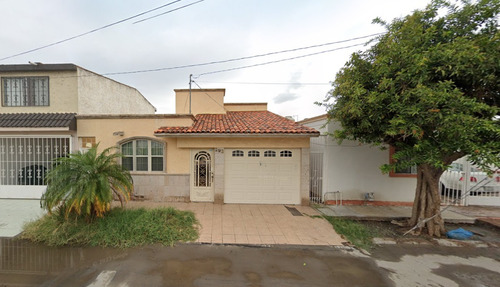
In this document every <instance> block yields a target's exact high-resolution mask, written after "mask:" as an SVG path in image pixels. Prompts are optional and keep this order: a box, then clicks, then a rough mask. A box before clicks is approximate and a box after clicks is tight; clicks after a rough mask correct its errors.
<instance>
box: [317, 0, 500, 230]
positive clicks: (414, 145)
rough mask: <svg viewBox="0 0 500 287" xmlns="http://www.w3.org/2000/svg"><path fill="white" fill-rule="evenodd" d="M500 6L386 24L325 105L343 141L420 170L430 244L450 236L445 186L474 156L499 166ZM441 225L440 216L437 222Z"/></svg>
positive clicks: (461, 8)
mask: <svg viewBox="0 0 500 287" xmlns="http://www.w3.org/2000/svg"><path fill="white" fill-rule="evenodd" d="M499 11H500V3H499V0H480V1H477V2H470V1H465V0H463V1H460V2H454V3H452V2H449V1H441V0H434V1H432V2H431V3H430V4H429V5H428V6H427V7H426V8H425V9H424V10H416V11H414V12H413V13H412V14H411V15H408V16H406V17H403V18H398V19H394V20H393V21H392V22H390V23H386V22H384V21H382V20H380V19H375V20H374V22H375V23H377V24H381V25H383V26H384V27H385V29H386V33H384V34H382V35H380V36H378V37H377V38H376V39H374V40H373V41H372V43H371V44H372V46H370V47H369V48H367V50H366V51H360V52H357V53H354V54H353V55H352V56H351V58H350V60H349V61H348V62H347V63H346V65H345V66H344V67H343V68H342V69H341V70H340V71H339V72H338V74H337V76H336V79H335V81H334V82H333V84H332V86H333V89H332V90H331V91H330V92H329V94H328V95H327V97H326V99H325V100H324V102H323V103H321V104H322V105H323V106H325V107H326V108H327V111H328V115H329V119H331V120H335V121H338V122H340V123H341V125H342V128H341V129H340V130H338V131H336V132H335V134H334V136H335V137H336V138H337V139H338V140H339V141H341V140H343V139H349V140H357V141H359V142H362V143H369V144H373V145H379V146H381V147H387V146H389V145H390V146H393V147H395V149H396V152H395V153H394V155H393V158H394V160H395V161H394V162H393V163H388V164H385V165H384V166H382V167H381V168H382V171H384V172H389V171H391V170H395V169H399V168H408V167H410V166H415V165H416V166H417V187H416V193H415V201H414V204H413V211H412V217H411V219H410V220H409V222H408V224H409V225H410V226H414V225H416V224H419V223H422V220H423V219H425V218H432V219H431V220H429V221H424V222H425V223H424V224H420V225H419V229H417V231H418V232H421V231H422V230H423V229H424V228H426V229H427V232H428V234H429V235H431V236H441V235H442V234H443V233H444V232H445V228H444V222H443V219H442V217H441V216H440V213H439V211H440V203H441V202H440V195H439V178H440V176H441V174H442V173H443V172H444V171H445V170H446V169H447V167H448V166H449V165H450V164H451V163H452V162H453V161H455V160H457V159H459V158H461V157H463V156H468V158H469V160H470V161H471V162H473V163H474V164H476V165H478V166H479V167H480V168H482V169H483V170H486V171H489V172H492V166H500V158H499V155H500V121H499V118H498V115H500V110H499V106H498V105H499V103H500V78H499V75H500V35H499V32H498V27H499V26H498V17H499ZM433 216H434V217H433Z"/></svg>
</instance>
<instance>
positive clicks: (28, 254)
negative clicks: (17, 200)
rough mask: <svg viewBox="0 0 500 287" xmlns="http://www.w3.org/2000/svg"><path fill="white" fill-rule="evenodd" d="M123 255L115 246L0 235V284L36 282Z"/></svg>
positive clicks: (2, 286)
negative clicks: (61, 245) (74, 244)
mask: <svg viewBox="0 0 500 287" xmlns="http://www.w3.org/2000/svg"><path fill="white" fill-rule="evenodd" d="M123 256H126V252H125V251H123V250H118V249H109V248H108V249H103V248H77V247H64V248H56V247H53V248H51V247H47V246H44V245H37V244H33V243H30V242H28V241H25V240H17V239H14V238H0V278H1V280H0V287H4V286H40V285H42V284H44V283H47V282H50V281H51V280H53V279H54V278H56V277H57V276H59V275H60V274H62V273H64V272H66V271H68V270H72V269H76V268H80V267H82V266H91V265H96V264H101V263H105V262H108V261H112V260H114V259H117V258H120V257H123Z"/></svg>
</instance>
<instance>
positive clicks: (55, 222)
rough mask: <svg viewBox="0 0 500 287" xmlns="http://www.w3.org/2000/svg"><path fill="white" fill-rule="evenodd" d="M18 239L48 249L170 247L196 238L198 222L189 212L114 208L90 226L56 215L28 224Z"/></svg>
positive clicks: (84, 222) (78, 220) (83, 221)
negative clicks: (155, 245)
mask: <svg viewBox="0 0 500 287" xmlns="http://www.w3.org/2000/svg"><path fill="white" fill-rule="evenodd" d="M20 238H22V239H27V240H30V241H33V242H38V243H43V244H46V245H48V246H67V245H69V246H101V247H119V248H126V247H133V246H141V245H147V244H155V243H160V244H163V245H169V246H172V245H174V244H175V243H176V242H179V241H183V242H186V241H194V240H196V239H197V238H198V221H197V220H196V218H195V216H194V213H193V212H191V211H179V210H177V209H174V208H171V207H168V208H155V209H144V208H140V209H121V208H114V209H112V210H111V211H110V212H109V213H108V214H106V215H105V216H104V217H103V218H97V219H96V220H94V221H93V222H91V223H88V222H86V221H85V220H83V219H74V218H73V219H68V220H64V219H63V218H62V217H61V216H58V215H56V214H52V215H45V216H44V217H42V218H40V219H38V220H36V221H32V222H29V223H27V224H26V225H25V226H24V231H23V232H22V233H21V235H20Z"/></svg>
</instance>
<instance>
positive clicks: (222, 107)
mask: <svg viewBox="0 0 500 287" xmlns="http://www.w3.org/2000/svg"><path fill="white" fill-rule="evenodd" d="M191 82H192V83H194V84H195V85H196V86H197V87H198V88H199V89H200V90H203V88H202V87H200V85H198V83H197V82H195V81H194V80H192V79H191ZM205 95H207V96H208V97H209V98H210V99H212V101H214V103H216V104H217V105H218V106H219V107H221V108H223V109H224V111H226V112H227V110H226V108H225V107H224V106H223V105H222V106H221V105H220V104H219V103H218V102H217V101H216V100H215V99H214V98H212V96H210V95H209V94H208V93H207V92H205Z"/></svg>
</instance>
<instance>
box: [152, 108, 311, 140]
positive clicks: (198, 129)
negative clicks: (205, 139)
mask: <svg viewBox="0 0 500 287" xmlns="http://www.w3.org/2000/svg"><path fill="white" fill-rule="evenodd" d="M201 133H211V134H214V133H216V134H242V133H243V134H309V135H319V132H318V131H317V130H315V129H313V128H309V127H305V126H302V125H300V124H297V123H296V122H294V121H292V120H289V119H287V118H284V117H281V116H278V115H276V114H273V113H271V112H269V111H251V112H246V111H245V112H240V111H236V112H227V113H226V114H199V115H196V117H195V120H194V124H193V125H192V126H190V127H161V128H159V129H158V130H156V131H155V134H201Z"/></svg>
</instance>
